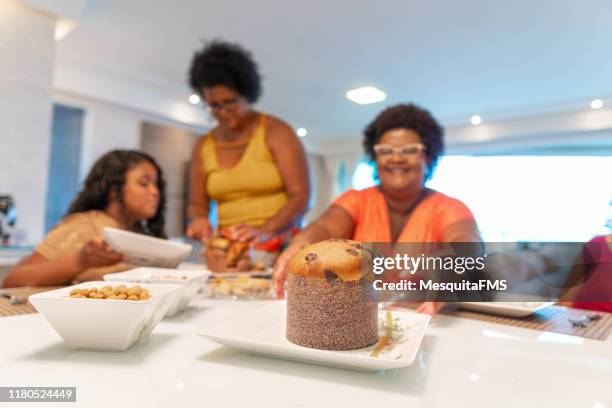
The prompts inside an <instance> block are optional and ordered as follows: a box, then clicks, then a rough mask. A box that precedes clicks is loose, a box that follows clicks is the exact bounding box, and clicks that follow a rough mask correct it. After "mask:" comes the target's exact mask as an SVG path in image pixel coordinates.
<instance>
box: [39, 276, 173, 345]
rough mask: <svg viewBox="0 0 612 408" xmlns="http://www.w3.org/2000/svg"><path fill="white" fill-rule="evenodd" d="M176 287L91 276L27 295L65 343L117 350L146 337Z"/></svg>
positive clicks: (161, 315)
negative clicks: (96, 278)
mask: <svg viewBox="0 0 612 408" xmlns="http://www.w3.org/2000/svg"><path fill="white" fill-rule="evenodd" d="M180 288H181V286H179V285H170V284H122V283H119V282H115V283H112V282H105V281H93V282H84V283H81V284H78V285H74V286H69V287H66V288H61V289H56V290H51V291H48V292H42V293H37V294H35V295H32V296H30V298H29V300H30V303H32V305H33V306H34V307H35V308H36V310H38V312H39V313H40V314H41V315H43V316H44V317H45V319H46V320H47V321H48V322H49V323H50V324H51V326H52V327H53V328H54V329H55V331H56V332H57V333H58V334H59V335H60V337H61V338H62V339H63V340H64V342H66V344H68V345H70V346H72V347H75V348H82V349H88V350H108V351H121V350H126V349H128V348H129V347H130V346H131V345H133V344H134V343H136V342H137V341H146V340H147V339H148V337H149V334H150V333H151V331H152V330H153V328H155V326H156V325H157V323H159V321H160V320H161V319H162V318H163V317H164V316H165V315H166V313H167V312H168V309H169V308H170V307H171V306H172V304H173V302H175V300H176V295H177V294H178V291H179V289H180Z"/></svg>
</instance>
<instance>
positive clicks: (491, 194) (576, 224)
mask: <svg viewBox="0 0 612 408" xmlns="http://www.w3.org/2000/svg"><path fill="white" fill-rule="evenodd" d="M484 170H486V171H484ZM609 174H612V157H610V156H480V157H474V156H446V157H443V158H442V159H441V160H440V161H439V163H438V167H437V169H436V171H435V172H434V175H433V178H432V179H431V180H430V181H429V182H428V186H429V187H431V188H433V189H434V190H437V191H440V192H442V193H444V194H446V195H449V196H451V197H456V198H458V199H460V200H461V201H463V202H464V203H465V204H466V205H467V206H468V207H469V208H470V209H471V210H472V212H473V213H474V216H475V217H476V221H477V222H478V226H479V228H480V231H481V233H482V236H483V238H484V239H485V241H489V242H516V241H568V242H572V241H574V242H586V241H588V240H589V239H591V238H592V237H593V236H595V235H603V234H607V233H609V229H608V228H606V227H605V223H606V220H607V219H608V218H609V217H610V214H611V213H610V211H612V207H611V205H612V204H609V203H610V202H611V201H610V200H611V199H612V185H609V183H608V184H606V183H602V178H605V177H606V175H609ZM352 184H353V188H355V189H363V188H368V187H371V186H373V185H375V181H374V168H373V167H372V166H371V165H369V164H368V163H366V162H362V163H359V164H358V165H357V167H356V169H355V172H354V174H353V179H352Z"/></svg>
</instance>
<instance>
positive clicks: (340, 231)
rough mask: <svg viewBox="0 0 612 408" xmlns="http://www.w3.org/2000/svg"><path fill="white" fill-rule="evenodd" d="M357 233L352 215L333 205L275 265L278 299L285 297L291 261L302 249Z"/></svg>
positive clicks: (295, 240)
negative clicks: (288, 268) (285, 286)
mask: <svg viewBox="0 0 612 408" xmlns="http://www.w3.org/2000/svg"><path fill="white" fill-rule="evenodd" d="M354 231H355V223H354V222H353V218H352V217H351V215H350V214H349V213H348V212H347V211H346V210H345V209H344V208H342V207H340V206H337V205H332V206H331V207H329V208H328V209H327V211H325V213H324V214H323V215H322V216H321V217H319V218H318V219H317V220H316V221H314V222H313V223H312V224H310V225H309V226H308V227H307V228H306V229H304V230H303V231H302V232H300V233H299V234H297V235H296V236H295V238H293V240H292V241H291V245H289V246H288V247H287V249H285V250H284V251H283V253H282V254H280V256H279V257H278V259H277V260H276V264H275V265H274V272H273V277H274V290H275V291H276V296H277V297H278V298H281V299H282V298H283V296H284V285H285V280H286V279H287V274H288V272H289V271H288V270H287V267H288V265H289V261H290V260H291V258H293V256H294V255H295V254H296V253H298V252H299V251H300V250H301V249H302V248H304V247H305V246H307V245H309V244H313V243H315V242H319V241H324V240H326V239H330V238H347V239H350V238H352V236H353V232H354Z"/></svg>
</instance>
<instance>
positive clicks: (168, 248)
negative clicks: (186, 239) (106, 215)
mask: <svg viewBox="0 0 612 408" xmlns="http://www.w3.org/2000/svg"><path fill="white" fill-rule="evenodd" d="M104 240H105V241H106V242H108V244H109V245H110V246H111V248H113V249H114V250H115V251H117V252H120V253H122V254H125V255H126V256H127V262H128V263H131V264H134V265H142V266H157V267H160V268H176V267H177V266H178V264H180V263H181V262H182V261H183V259H185V258H186V257H187V256H188V255H189V253H190V252H191V249H192V246H191V245H188V244H183V243H181V242H172V241H169V240H167V239H161V238H155V237H150V236H148V235H144V234H136V233H134V232H130V231H124V230H120V229H117V228H110V227H104Z"/></svg>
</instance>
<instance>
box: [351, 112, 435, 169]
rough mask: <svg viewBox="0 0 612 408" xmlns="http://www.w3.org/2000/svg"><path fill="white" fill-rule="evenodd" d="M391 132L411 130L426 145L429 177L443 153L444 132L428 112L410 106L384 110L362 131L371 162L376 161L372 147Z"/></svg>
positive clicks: (364, 144) (364, 145)
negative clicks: (386, 133) (394, 130)
mask: <svg viewBox="0 0 612 408" xmlns="http://www.w3.org/2000/svg"><path fill="white" fill-rule="evenodd" d="M392 129H410V130H413V131H415V132H416V133H417V134H418V135H419V137H420V138H421V142H422V143H423V144H424V145H425V157H426V158H427V165H428V176H431V173H432V172H433V169H434V168H435V167H436V164H437V162H438V159H439V158H440V156H441V155H442V154H443V152H444V129H443V128H442V126H440V124H439V123H438V121H437V120H436V119H435V118H434V117H433V116H432V115H431V113H429V111H427V110H425V109H423V108H421V107H419V106H417V105H414V104H412V103H410V104H400V105H395V106H390V107H388V108H386V109H385V110H384V111H382V112H381V113H379V114H378V116H376V119H374V120H373V121H372V123H370V124H369V125H368V126H367V127H366V128H365V129H364V131H363V135H364V139H363V147H364V148H365V151H366V153H367V154H368V156H370V159H372V160H375V153H374V145H375V144H377V143H378V141H379V140H380V138H381V136H382V135H383V134H384V133H385V132H387V131H389V130H392Z"/></svg>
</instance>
